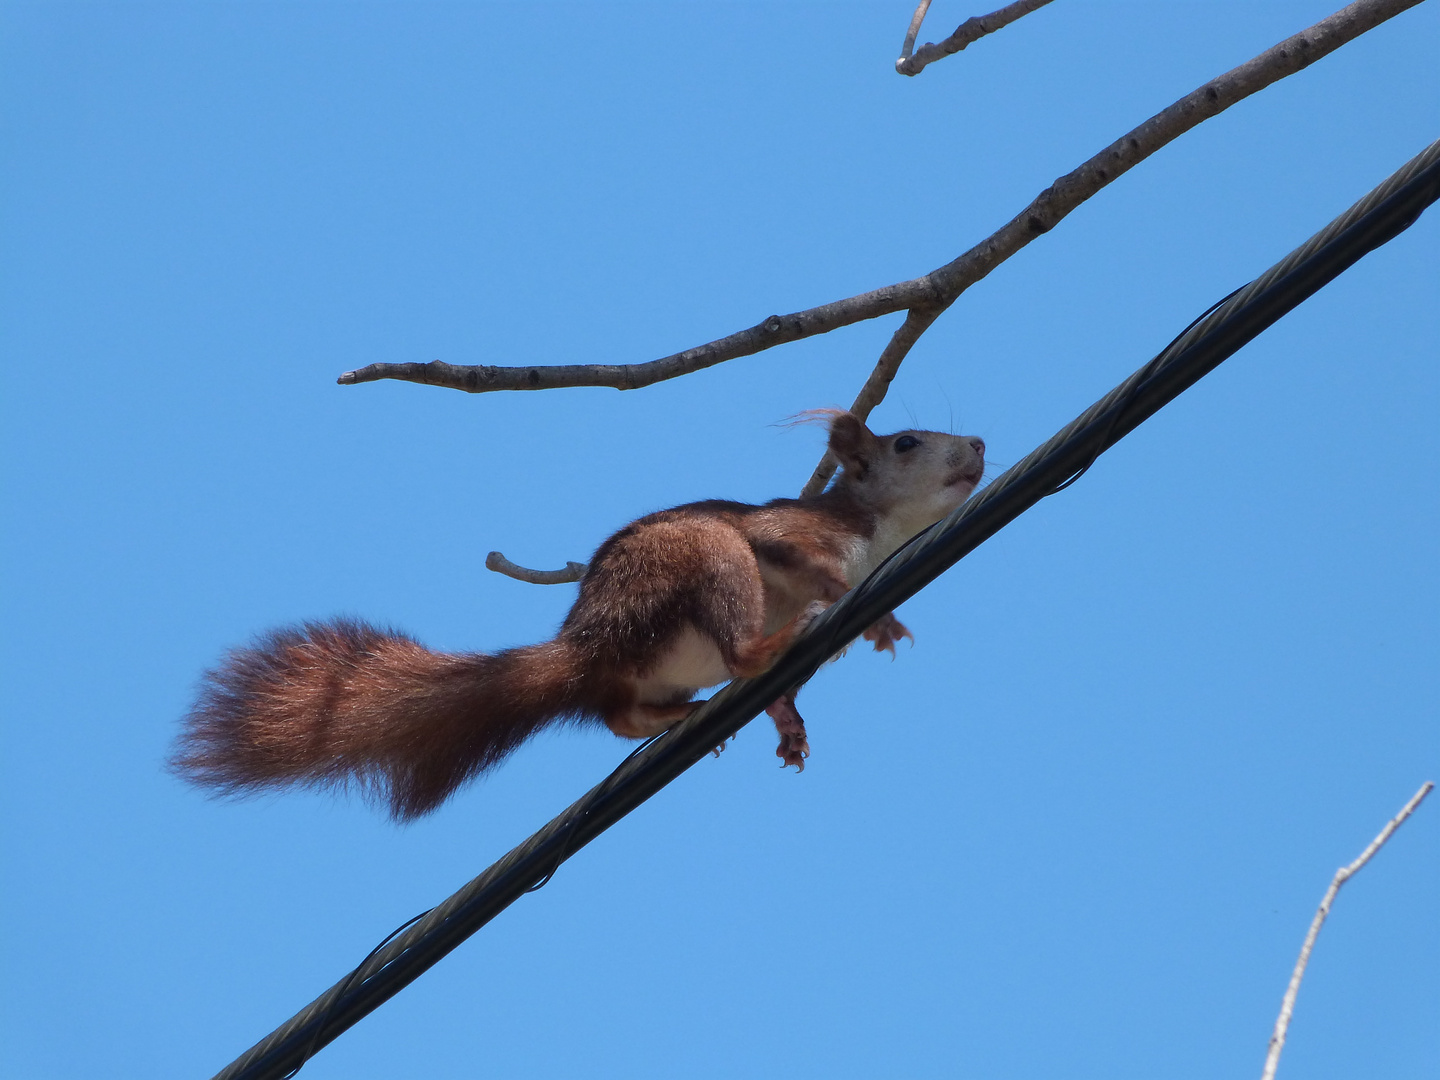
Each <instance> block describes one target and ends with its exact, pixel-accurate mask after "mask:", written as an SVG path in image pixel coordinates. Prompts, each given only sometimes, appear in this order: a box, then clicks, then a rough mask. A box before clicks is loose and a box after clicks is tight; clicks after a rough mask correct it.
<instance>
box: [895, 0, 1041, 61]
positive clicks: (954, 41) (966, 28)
mask: <svg viewBox="0 0 1440 1080" xmlns="http://www.w3.org/2000/svg"><path fill="white" fill-rule="evenodd" d="M1048 3H1050V0H1015V3H1013V4H1006V5H1005V6H1004V7H1003V8H1001V9H1000V10H999V11H992V12H991V13H990V14H989V15H976V16H972V17H971V18H968V19H966V20H965V21H964V22H963V23H961V24H960V25H959V26H957V27H956V28H955V32H954V33H953V34H951V35H950V36H949V37H948V38H946V39H945V40H944V41H941V42H939V43H936V42H927V43H926V44H924V45H922V46H920V51H919V52H916V53H915V54H914V55H913V56H912V55H911V50H912V49H914V48H915V35H916V34H918V33H920V24H921V23H922V22H924V21H925V13H926V12H927V11H929V10H930V0H920V6H919V7H917V8H916V9H915V14H914V16H912V17H911V19H910V29H909V30H907V31H906V32H905V44H904V45H903V46H901V48H900V59H899V60H896V61H895V70H896V71H898V72H899V73H900V74H901V75H919V74H920V72H922V71H924V70H925V68H926V66H927V65H929V64H933V63H934V62H935V61H936V60H943V59H944V58H945V57H947V56H953V55H954V54H955V53H957V52H959V51H960V50H961V49H963V48H965V46H966V45H971V44H973V43H975V42H977V41H979V40H980V39H981V38H982V37H984V36H985V35H986V34H993V33H994V32H995V31H996V30H999V29H1001V28H1002V27H1005V26H1009V25H1010V24H1011V23H1012V22H1014V21H1015V20H1016V19H1018V18H1020V17H1021V16H1022V15H1029V14H1030V12H1032V11H1034V10H1035V9H1036V8H1042V7H1044V6H1045V5H1046V4H1048Z"/></svg>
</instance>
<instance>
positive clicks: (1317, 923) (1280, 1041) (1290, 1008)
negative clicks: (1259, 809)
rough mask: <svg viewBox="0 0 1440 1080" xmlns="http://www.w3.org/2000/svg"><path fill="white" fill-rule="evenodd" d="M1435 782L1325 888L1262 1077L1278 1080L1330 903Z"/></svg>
mask: <svg viewBox="0 0 1440 1080" xmlns="http://www.w3.org/2000/svg"><path fill="white" fill-rule="evenodd" d="M1434 786H1435V785H1434V784H1433V783H1432V782H1431V781H1429V780H1426V781H1425V783H1423V784H1421V785H1420V790H1419V791H1417V792H1416V793H1415V794H1414V795H1413V796H1411V798H1410V801H1409V802H1407V803H1406V804H1405V805H1404V806H1403V807H1402V808H1401V810H1400V813H1398V814H1396V815H1395V816H1394V817H1393V818H1391V819H1390V821H1389V822H1388V823H1387V824H1386V826H1385V828H1383V829H1381V830H1380V835H1379V836H1377V837H1375V839H1374V840H1371V841H1370V846H1369V847H1367V848H1366V849H1365V850H1364V851H1362V852H1361V853H1360V857H1359V858H1358V859H1356V860H1355V861H1354V862H1352V863H1351V864H1350V865H1349V866H1342V867H1341V868H1340V869H1339V870H1337V871H1336V872H1335V879H1334V880H1333V881H1331V882H1330V888H1328V889H1326V890H1325V897H1324V899H1322V900H1321V901H1320V909H1319V910H1318V911H1316V912H1315V918H1314V919H1313V920H1312V921H1311V923H1310V931H1309V933H1307V934H1306V935H1305V943H1304V944H1303V945H1301V946H1300V959H1298V960H1296V961H1295V971H1294V972H1293V973H1292V974H1291V976H1290V985H1289V986H1288V987H1286V988H1285V999H1284V1001H1282V1002H1281V1003H1280V1015H1279V1016H1278V1017H1277V1018H1276V1020H1275V1033H1274V1034H1273V1035H1271V1036H1270V1052H1269V1053H1268V1054H1266V1055H1265V1071H1264V1072H1263V1073H1261V1074H1260V1076H1261V1080H1275V1069H1276V1067H1277V1066H1279V1064H1280V1051H1281V1050H1283V1049H1284V1048H1285V1033H1286V1031H1287V1030H1288V1029H1289V1027H1290V1016H1291V1014H1292V1013H1294V1011H1295V995H1296V994H1297V993H1299V992H1300V980H1301V979H1303V978H1304V977H1305V965H1306V964H1308V963H1309V962H1310V950H1311V949H1313V948H1314V947H1315V938H1316V937H1317V936H1318V935H1319V933H1320V927H1321V926H1323V925H1324V923H1325V916H1327V915H1329V914H1330V905H1331V904H1333V903H1334V902H1335V896H1336V894H1337V893H1338V892H1339V891H1340V886H1341V885H1344V884H1345V882H1347V881H1349V880H1350V879H1351V878H1352V877H1354V876H1355V875H1356V874H1357V873H1359V872H1360V870H1361V868H1362V867H1364V865H1365V864H1366V863H1368V862H1369V861H1370V860H1371V858H1372V857H1373V856H1374V855H1375V853H1376V852H1377V851H1379V850H1380V849H1381V848H1382V847H1384V846H1385V841H1387V840H1389V839H1390V837H1391V835H1392V834H1393V833H1394V832H1395V830H1396V829H1398V828H1399V827H1400V826H1401V825H1402V824H1404V822H1405V819H1406V818H1408V817H1409V816H1410V815H1411V814H1413V813H1414V812H1415V808H1416V807H1417V806H1419V805H1420V803H1421V802H1423V801H1424V799H1425V796H1426V795H1429V794H1430V791H1431V789H1432V788H1434Z"/></svg>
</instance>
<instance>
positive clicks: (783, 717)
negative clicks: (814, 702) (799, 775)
mask: <svg viewBox="0 0 1440 1080" xmlns="http://www.w3.org/2000/svg"><path fill="white" fill-rule="evenodd" d="M765 712H766V713H767V714H768V715H769V717H770V719H771V720H774V721H775V730H776V731H777V732H779V734H780V745H779V746H778V747H776V749H775V756H776V757H778V758H779V759H780V760H781V762H782V764H781V766H780V767H781V768H782V769H783V768H785V767H786V766H788V765H794V766H795V768H796V769H797V770H798V771H799V772H804V771H805V759H806V758H807V757H809V756H810V741H809V739H807V738H806V736H805V721H804V720H803V719H802V718H801V716H800V713H799V712H797V711H796V709H795V696H794V695H793V694H786V695H785V696H784V697H782V698H777V699H776V700H775V701H774V702H773V703H772V704H771V705H769V706H768V707H767V708H766V710H765Z"/></svg>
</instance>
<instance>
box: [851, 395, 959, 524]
mask: <svg viewBox="0 0 1440 1080" xmlns="http://www.w3.org/2000/svg"><path fill="white" fill-rule="evenodd" d="M830 452H831V453H833V454H834V455H835V457H836V459H837V460H838V461H839V462H840V465H841V467H842V468H843V469H844V472H842V473H841V474H840V478H839V479H838V480H837V481H836V482H835V484H836V487H837V488H842V487H843V488H844V489H845V490H846V491H847V492H848V493H849V494H851V495H852V496H854V497H855V498H856V499H858V500H859V501H860V502H861V503H863V504H864V505H865V506H866V507H868V508H870V509H872V510H874V511H875V512H877V513H879V514H881V515H883V516H886V517H893V518H895V519H897V523H898V524H903V525H904V526H906V527H908V528H910V529H912V530H913V531H914V532H919V531H920V530H921V529H923V528H925V527H926V526H927V525H931V524H933V523H934V522H937V521H939V520H940V519H941V518H943V517H944V516H945V515H946V514H948V513H950V511H952V510H954V509H955V508H956V507H957V506H959V505H960V504H961V503H963V502H964V501H965V500H966V499H968V498H969V497H970V493H971V492H973V491H974V490H975V485H976V484H978V483H980V477H981V476H982V475H983V474H984V472H985V441H984V440H983V439H980V438H977V437H975V436H973V435H947V434H945V433H944V432H943V431H897V432H895V433H894V434H893V435H876V434H875V433H873V432H872V431H871V430H870V429H869V428H868V427H866V426H865V425H864V424H863V423H862V422H861V421H859V420H857V419H856V418H855V417H854V416H852V415H851V414H850V413H848V412H841V411H839V410H837V411H836V412H834V413H833V414H831V417H830Z"/></svg>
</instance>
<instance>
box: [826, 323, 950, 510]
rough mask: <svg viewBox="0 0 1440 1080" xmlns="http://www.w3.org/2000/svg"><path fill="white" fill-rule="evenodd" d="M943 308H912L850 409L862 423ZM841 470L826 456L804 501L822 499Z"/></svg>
mask: <svg viewBox="0 0 1440 1080" xmlns="http://www.w3.org/2000/svg"><path fill="white" fill-rule="evenodd" d="M944 310H945V309H944V308H943V307H923V308H918V307H917V308H911V309H910V311H909V313H908V314H906V316H905V321H904V322H903V323H901V324H900V329H898V330H896V331H895V333H894V334H892V335H891V336H890V341H889V343H888V344H887V345H886V346H885V351H884V352H882V353H881V354H880V359H879V360H878V361H877V362H876V364H875V369H874V370H873V371H871V372H870V377H869V378H868V379H866V380H865V385H864V386H862V387H861V388H860V393H859V394H857V395H856V397H855V404H853V405H851V406H850V412H851V413H853V414H854V415H855V417H856V418H857V419H859V420H866V419H868V418H869V416H870V410H872V409H873V408H875V406H876V405H879V404H880V402H882V401H884V400H885V391H887V390H888V389H890V380H891V379H893V378H895V372H896V371H898V370H899V369H900V361H902V360H904V359H905V357H906V356H907V355H909V353H910V347H911V346H912V345H914V344H915V342H917V341H919V340H920V335H921V334H923V333H924V332H925V331H926V330H928V329H929V328H930V324H931V323H933V322H934V321H935V320H936V319H938V318H939V317H940V313H941V312H942V311H944ZM839 467H840V462H839V461H837V460H836V459H835V456H834V455H833V454H831V453H830V452H829V451H828V450H827V451H826V452H825V456H824V457H822V458H821V459H820V464H819V465H816V466H815V471H814V472H813V473H812V474H811V476H810V479H809V480H808V481H807V482H806V484H805V487H804V488H803V489H802V490H801V492H800V497H801V498H804V497H805V496H807V495H818V494H819V493H820V492H822V491H824V490H825V485H826V484H828V483H829V482H830V478H831V477H832V476H834V475H835V470H836V469H838V468H839Z"/></svg>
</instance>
